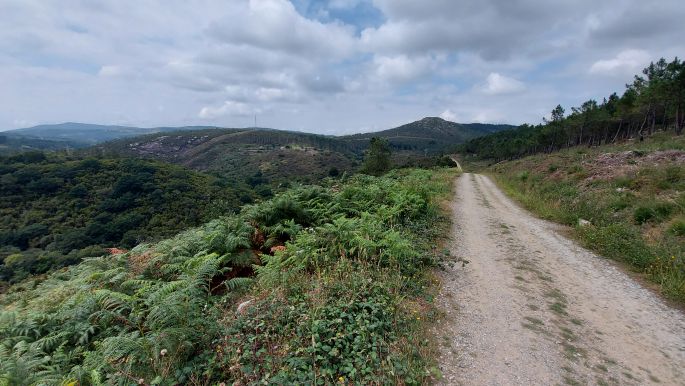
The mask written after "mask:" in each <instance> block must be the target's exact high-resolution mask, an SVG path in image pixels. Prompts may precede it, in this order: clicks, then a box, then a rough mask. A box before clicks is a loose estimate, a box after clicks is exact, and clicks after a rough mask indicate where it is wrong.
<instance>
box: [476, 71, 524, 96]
mask: <svg viewBox="0 0 685 386" xmlns="http://www.w3.org/2000/svg"><path fill="white" fill-rule="evenodd" d="M525 88H526V86H525V85H524V84H523V82H521V81H518V80H516V79H514V78H509V77H506V76H504V75H501V74H499V73H496V72H491V73H490V75H488V77H487V79H486V82H485V85H484V86H483V92H484V93H486V94H489V95H502V94H514V93H517V92H520V91H523V90H525Z"/></svg>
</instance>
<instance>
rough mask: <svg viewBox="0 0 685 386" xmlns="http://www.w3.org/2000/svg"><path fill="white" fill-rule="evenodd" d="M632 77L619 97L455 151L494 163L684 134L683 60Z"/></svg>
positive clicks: (558, 111)
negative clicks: (658, 134) (663, 133)
mask: <svg viewBox="0 0 685 386" xmlns="http://www.w3.org/2000/svg"><path fill="white" fill-rule="evenodd" d="M642 73H643V76H635V79H634V80H633V82H632V83H631V84H629V85H627V87H626V91H625V92H624V93H623V95H622V96H620V97H619V96H618V95H617V94H616V93H613V94H611V95H610V96H609V97H608V98H604V100H603V101H602V102H601V103H598V102H597V101H595V100H588V101H586V102H584V103H583V104H582V105H581V106H580V107H573V108H572V113H571V114H570V115H569V116H567V117H565V116H564V113H565V111H564V108H563V107H561V106H557V107H556V108H554V110H552V114H551V119H550V120H549V121H546V122H545V124H542V125H536V126H530V125H523V126H521V127H520V128H518V129H514V130H507V131H501V132H498V133H495V134H491V135H487V136H484V137H480V138H476V139H473V140H470V141H468V142H466V143H465V144H463V145H461V146H459V147H458V150H459V152H461V153H464V154H467V155H471V156H475V157H477V158H480V159H491V160H495V161H501V160H507V159H515V158H520V157H523V156H526V155H531V154H536V153H543V152H544V153H550V152H553V151H557V150H560V149H564V148H568V147H573V146H578V145H588V146H597V145H602V144H608V143H614V142H616V141H621V140H626V139H630V138H639V139H640V140H642V139H643V138H644V137H646V136H649V135H651V134H653V133H655V132H657V131H659V130H673V131H674V132H675V133H676V134H681V133H682V132H683V126H684V125H685V62H682V61H680V60H679V59H678V58H675V59H674V60H673V61H672V62H667V61H666V60H665V59H661V60H659V61H658V62H656V63H651V64H650V65H649V66H648V67H647V68H645V69H644V70H643V72H642Z"/></svg>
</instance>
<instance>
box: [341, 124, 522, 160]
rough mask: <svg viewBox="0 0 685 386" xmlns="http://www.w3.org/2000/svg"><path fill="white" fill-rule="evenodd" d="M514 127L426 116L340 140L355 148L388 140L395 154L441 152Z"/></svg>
mask: <svg viewBox="0 0 685 386" xmlns="http://www.w3.org/2000/svg"><path fill="white" fill-rule="evenodd" d="M513 128H515V126H512V125H493V124H484V123H468V124H463V123H455V122H450V121H446V120H444V119H442V118H438V117H426V118H423V119H421V120H419V121H415V122H411V123H408V124H406V125H402V126H399V127H396V128H393V129H388V130H383V131H378V132H373V133H364V134H354V135H349V136H345V137H340V139H342V140H344V141H346V142H348V143H350V145H351V146H352V147H353V148H355V149H365V148H366V146H367V145H368V141H369V139H371V138H372V137H381V138H385V139H387V140H388V142H389V143H390V146H392V147H393V149H394V150H395V151H413V152H420V153H440V152H443V151H445V150H446V149H448V148H450V147H451V146H454V145H456V144H460V143H463V142H465V141H467V140H469V139H472V138H476V137H480V136H483V135H487V134H491V133H495V132H498V131H502V130H510V129H513Z"/></svg>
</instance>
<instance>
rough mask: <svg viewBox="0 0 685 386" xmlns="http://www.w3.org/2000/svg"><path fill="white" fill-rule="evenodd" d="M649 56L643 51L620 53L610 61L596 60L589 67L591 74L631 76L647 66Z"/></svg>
mask: <svg viewBox="0 0 685 386" xmlns="http://www.w3.org/2000/svg"><path fill="white" fill-rule="evenodd" d="M650 59H651V56H650V55H649V53H648V52H647V51H644V50H625V51H621V52H620V53H619V54H618V55H616V57H614V58H612V59H603V60H598V61H596V62H595V63H593V64H592V67H590V73H591V74H604V75H621V76H625V75H631V74H635V73H637V72H638V71H639V70H640V69H641V68H644V67H646V66H647V64H648V62H649V61H650Z"/></svg>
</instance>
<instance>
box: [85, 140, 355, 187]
mask: <svg viewBox="0 0 685 386" xmlns="http://www.w3.org/2000/svg"><path fill="white" fill-rule="evenodd" d="M89 152H95V153H105V154H110V153H111V154H118V155H123V156H134V157H142V158H152V159H159V160H163V161H166V162H173V163H177V164H181V165H184V166H187V167H190V168H193V169H195V170H200V171H205V172H211V173H215V174H218V175H221V176H223V177H227V178H231V179H235V180H241V181H242V180H248V181H253V182H254V183H257V182H259V181H263V180H265V181H268V182H273V183H286V182H293V181H298V182H309V183H311V182H315V181H318V180H319V179H321V178H323V177H326V176H329V175H338V174H341V173H342V172H344V171H350V170H352V169H353V168H354V167H355V166H356V163H357V159H358V156H357V154H355V153H354V152H353V151H352V150H351V149H350V147H349V146H348V145H347V144H346V143H345V142H343V141H340V140H339V139H337V138H335V137H327V136H322V135H316V134H307V133H297V132H289V131H279V130H269V129H212V130H200V131H187V132H174V133H158V134H153V135H147V136H143V137H137V138H133V139H125V140H119V141H113V142H110V143H106V144H103V145H101V146H98V147H97V148H94V149H93V150H89Z"/></svg>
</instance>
